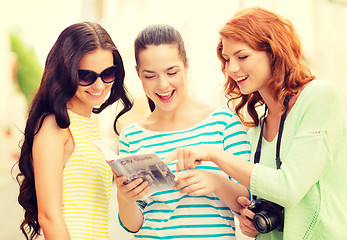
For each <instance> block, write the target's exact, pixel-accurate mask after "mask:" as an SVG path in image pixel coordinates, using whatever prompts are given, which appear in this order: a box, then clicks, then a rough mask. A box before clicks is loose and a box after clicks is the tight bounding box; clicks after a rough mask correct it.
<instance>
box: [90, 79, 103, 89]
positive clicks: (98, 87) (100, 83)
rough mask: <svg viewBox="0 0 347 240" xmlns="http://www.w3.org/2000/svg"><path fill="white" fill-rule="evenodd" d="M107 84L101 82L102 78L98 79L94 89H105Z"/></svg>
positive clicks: (93, 85)
mask: <svg viewBox="0 0 347 240" xmlns="http://www.w3.org/2000/svg"><path fill="white" fill-rule="evenodd" d="M104 85H105V83H104V82H103V81H102V80H101V77H98V78H97V79H96V80H95V82H94V83H93V84H92V87H93V89H95V90H101V89H103V88H104Z"/></svg>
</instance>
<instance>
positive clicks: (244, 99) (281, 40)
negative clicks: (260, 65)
mask: <svg viewBox="0 0 347 240" xmlns="http://www.w3.org/2000/svg"><path fill="white" fill-rule="evenodd" d="M219 33H220V35H221V38H222V37H225V38H229V39H230V38H231V39H234V40H237V41H242V42H245V43H247V44H248V45H249V46H250V47H252V48H253V49H255V50H257V51H265V52H267V53H269V55H270V56H271V61H270V62H271V73H272V78H271V79H270V80H269V81H268V83H267V88H268V89H269V92H270V94H271V95H272V96H273V97H274V99H275V100H276V102H278V104H279V105H280V106H281V107H282V109H284V105H283V102H284V99H285V98H286V97H290V96H293V95H295V94H296V93H297V92H298V89H299V88H300V87H301V86H303V85H305V84H307V83H308V82H310V81H312V80H313V79H315V76H313V75H312V74H311V71H310V70H309V69H308V67H307V66H305V64H304V63H303V60H302V54H301V43H300V39H299V36H298V35H297V34H296V33H295V31H294V27H293V25H292V23H291V22H290V21H289V20H287V19H285V18H283V17H281V16H279V15H277V14H275V13H273V12H270V11H268V10H265V9H263V8H258V7H257V8H247V9H243V10H240V11H239V12H237V13H236V14H235V16H234V17H233V18H232V19H230V20H229V21H228V22H227V23H226V24H225V25H224V26H223V27H222V29H221V30H220V32H219ZM222 50H223V44H222V41H221V39H220V41H219V43H218V45H217V56H218V58H219V59H220V61H221V69H222V71H223V73H224V74H225V76H226V82H225V84H224V90H225V94H226V96H227V98H228V99H229V100H228V105H229V104H230V103H231V102H232V101H233V100H239V101H237V102H238V103H237V104H236V107H235V111H236V113H237V114H238V115H239V116H240V118H241V120H242V122H243V124H245V126H247V127H254V126H257V125H258V124H259V117H258V113H257V111H256V108H257V107H259V106H261V105H263V104H264V102H263V99H262V97H261V96H260V94H259V93H258V92H254V93H251V94H249V95H243V94H242V93H241V92H240V89H239V87H238V86H237V84H236V82H235V81H234V80H233V79H232V78H231V77H230V76H228V75H227V73H226V71H225V70H226V69H225V59H224V58H223V56H222ZM244 107H247V112H248V114H249V116H250V117H251V119H252V120H246V119H245V117H244V115H243V111H242V110H243V108H244Z"/></svg>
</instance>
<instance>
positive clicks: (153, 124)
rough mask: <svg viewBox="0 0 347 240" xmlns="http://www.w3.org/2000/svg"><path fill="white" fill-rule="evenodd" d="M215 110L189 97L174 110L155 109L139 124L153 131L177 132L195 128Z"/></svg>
mask: <svg viewBox="0 0 347 240" xmlns="http://www.w3.org/2000/svg"><path fill="white" fill-rule="evenodd" d="M212 111H213V108H212V107H211V106H208V105H206V104H204V103H200V102H198V101H197V100H196V99H194V98H193V97H191V96H190V95H188V96H187V97H186V98H185V99H184V101H182V102H181V104H179V105H177V107H176V108H175V109H174V110H171V111H164V110H162V109H155V110H154V111H153V112H152V113H151V114H150V115H149V116H148V118H146V119H144V120H143V121H141V122H140V123H139V125H140V126H141V127H144V128H145V129H148V130H152V131H175V130H181V129H186V128H190V127H193V126H195V125H196V124H198V123H199V122H201V121H202V120H203V119H205V118H206V117H207V116H208V115H209V114H210V113H211V112H212Z"/></svg>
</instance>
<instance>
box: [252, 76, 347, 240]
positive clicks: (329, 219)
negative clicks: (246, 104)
mask: <svg viewBox="0 0 347 240" xmlns="http://www.w3.org/2000/svg"><path fill="white" fill-rule="evenodd" d="M259 133H260V127H256V128H253V129H251V130H250V131H249V136H250V140H251V146H252V153H254V151H255V148H256V145H257V142H258V138H259ZM276 143H277V137H276V138H275V139H274V140H273V141H272V142H267V141H266V140H265V139H263V145H262V150H261V159H260V164H256V165H255V167H254V169H253V171H252V176H251V189H250V190H251V192H252V194H254V195H257V196H258V197H260V198H264V199H267V200H270V201H273V202H275V203H278V204H280V205H282V206H283V207H284V208H285V220H284V231H283V233H280V232H277V231H272V232H270V233H268V234H259V235H258V236H257V239H293V240H301V239H314V240H317V239H329V240H338V239H347V118H346V112H345V108H344V106H343V103H342V100H341V98H340V97H339V94H338V91H337V89H336V88H335V87H333V86H332V85H331V84H329V83H328V82H326V81H322V80H313V81H312V82H310V83H309V84H308V85H307V86H306V87H305V89H304V90H303V91H302V93H301V94H300V96H299V98H298V99H297V101H296V103H295V104H294V107H293V108H292V110H291V111H290V112H289V114H288V116H287V119H286V121H285V123H284V131H283V135H282V144H281V161H282V166H281V169H280V170H277V169H276V164H275V155H276ZM253 157H254V156H253V154H252V158H251V159H253Z"/></svg>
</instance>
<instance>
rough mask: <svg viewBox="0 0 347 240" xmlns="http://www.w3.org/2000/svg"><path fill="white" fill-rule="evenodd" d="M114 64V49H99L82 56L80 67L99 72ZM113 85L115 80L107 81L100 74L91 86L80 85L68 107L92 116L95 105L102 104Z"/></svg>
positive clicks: (81, 113)
mask: <svg viewBox="0 0 347 240" xmlns="http://www.w3.org/2000/svg"><path fill="white" fill-rule="evenodd" d="M113 65H114V63H113V55H112V51H109V50H103V49H97V50H94V51H92V52H90V53H88V54H86V55H84V56H83V57H82V58H81V60H80V62H79V69H80V70H90V71H93V72H95V73H97V74H99V73H101V72H103V71H104V70H105V69H107V68H109V67H110V66H113ZM112 85H113V82H110V83H105V82H103V81H102V80H101V77H100V76H99V77H98V78H97V79H96V81H95V82H94V83H92V84H91V85H89V86H82V85H79V86H78V87H77V91H76V93H75V96H73V97H72V99H71V100H70V101H69V103H68V108H69V109H70V110H71V111H73V112H75V113H77V114H79V115H82V116H85V117H90V116H91V113H92V110H93V107H95V106H98V105H101V104H102V103H103V102H104V101H105V98H106V96H107V94H108V93H109V91H110V90H111V87H112Z"/></svg>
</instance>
